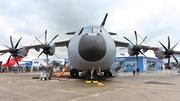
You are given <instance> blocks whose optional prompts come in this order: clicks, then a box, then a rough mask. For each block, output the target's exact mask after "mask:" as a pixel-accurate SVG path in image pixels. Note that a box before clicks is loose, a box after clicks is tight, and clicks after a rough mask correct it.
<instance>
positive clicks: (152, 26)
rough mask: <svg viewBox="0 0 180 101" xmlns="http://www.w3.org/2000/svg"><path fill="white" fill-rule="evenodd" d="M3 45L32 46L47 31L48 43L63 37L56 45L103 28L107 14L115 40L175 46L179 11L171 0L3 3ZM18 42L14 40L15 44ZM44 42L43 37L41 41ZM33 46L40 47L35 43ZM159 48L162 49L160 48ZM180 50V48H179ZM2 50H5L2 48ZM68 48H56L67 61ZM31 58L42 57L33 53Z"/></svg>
mask: <svg viewBox="0 0 180 101" xmlns="http://www.w3.org/2000/svg"><path fill="white" fill-rule="evenodd" d="M0 2H1V3H0V12H1V13H0V22H1V23H0V33H1V35H2V36H1V38H2V40H0V43H2V44H3V43H4V44H7V45H10V43H9V36H10V35H12V36H13V38H14V39H16V40H18V39H19V38H20V37H23V39H22V41H21V43H22V44H23V45H30V44H31V43H33V41H34V40H35V38H34V36H40V35H42V33H43V32H44V30H46V29H47V30H48V40H51V39H52V38H53V37H54V36H55V35H56V34H60V35H59V37H57V39H55V41H59V40H64V39H67V38H70V37H71V36H66V35H65V33H66V32H70V31H76V30H78V29H79V28H81V27H83V26H85V25H89V24H90V25H91V24H100V23H101V21H102V19H103V17H104V15H105V13H109V16H108V19H107V22H106V25H105V28H106V29H107V30H109V31H112V32H117V33H118V36H115V37H113V38H114V39H116V40H120V41H125V42H126V40H125V39H123V36H126V37H128V38H129V39H131V40H135V38H134V34H133V31H134V30H137V32H138V33H139V34H140V35H141V36H143V37H145V36H146V35H147V36H148V38H147V42H148V43H149V44H150V45H153V46H157V40H160V41H164V40H165V41H166V40H167V36H170V37H171V41H172V45H174V44H175V43H176V42H177V41H178V39H177V38H178V37H180V34H179V32H180V30H179V28H180V20H179V19H180V14H179V11H180V8H179V6H178V1H175V0H172V1H168V0H164V1H161V0H154V1H153V0H152V1H144V0H131V1H127V0H113V1H110V0H98V1H97V0H91V1H85V0H18V1H17V0H0ZM16 40H13V41H14V42H15V43H16ZM40 40H42V41H44V36H43V35H42V36H41V37H40ZM33 44H38V42H37V41H36V42H34V43H33ZM159 46H160V45H159ZM177 47H179V46H177ZM0 48H2V49H5V47H4V46H3V45H0ZM66 50H67V49H66V48H65V47H63V48H56V54H57V55H59V56H60V57H62V58H63V57H67V54H65V53H66ZM31 51H32V52H33V53H34V54H33V53H32V52H30V53H29V57H33V58H35V57H36V56H37V55H38V54H39V53H37V52H36V51H34V50H31Z"/></svg>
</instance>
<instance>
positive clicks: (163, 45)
mask: <svg viewBox="0 0 180 101" xmlns="http://www.w3.org/2000/svg"><path fill="white" fill-rule="evenodd" d="M158 42H159V43H160V44H161V45H162V46H163V48H164V49H165V50H167V48H166V47H165V46H164V45H163V44H162V43H161V42H160V41H158Z"/></svg>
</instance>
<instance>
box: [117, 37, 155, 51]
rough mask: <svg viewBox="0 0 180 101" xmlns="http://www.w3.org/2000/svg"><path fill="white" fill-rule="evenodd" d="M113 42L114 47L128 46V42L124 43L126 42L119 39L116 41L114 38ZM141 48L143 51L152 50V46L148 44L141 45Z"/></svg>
mask: <svg viewBox="0 0 180 101" xmlns="http://www.w3.org/2000/svg"><path fill="white" fill-rule="evenodd" d="M114 42H115V44H116V47H128V45H129V43H126V42H121V41H116V40H114ZM141 48H142V49H143V51H144V52H145V51H147V50H152V47H150V46H144V45H141Z"/></svg>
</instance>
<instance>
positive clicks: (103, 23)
mask: <svg viewBox="0 0 180 101" xmlns="http://www.w3.org/2000/svg"><path fill="white" fill-rule="evenodd" d="M107 16H108V13H106V15H105V17H104V19H103V22H102V23H101V26H104V25H105V22H106V18H107Z"/></svg>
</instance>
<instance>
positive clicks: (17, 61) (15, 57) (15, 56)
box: [14, 56, 19, 66]
mask: <svg viewBox="0 0 180 101" xmlns="http://www.w3.org/2000/svg"><path fill="white" fill-rule="evenodd" d="M14 58H15V61H16V63H17V65H18V66H19V63H18V61H17V58H16V56H15V57H14Z"/></svg>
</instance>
